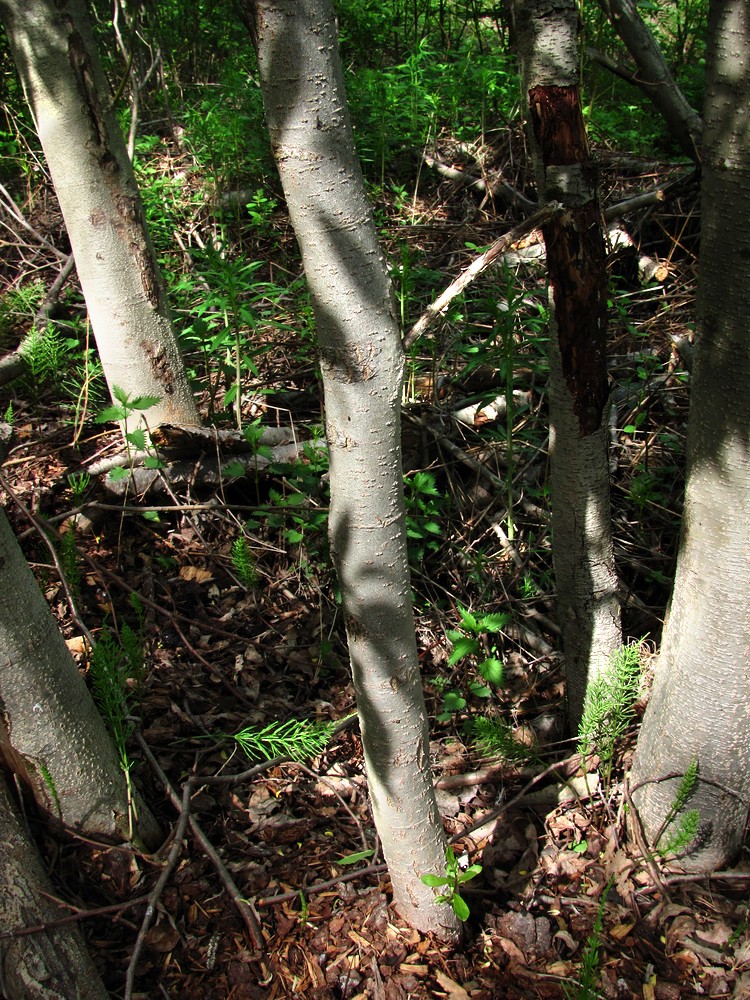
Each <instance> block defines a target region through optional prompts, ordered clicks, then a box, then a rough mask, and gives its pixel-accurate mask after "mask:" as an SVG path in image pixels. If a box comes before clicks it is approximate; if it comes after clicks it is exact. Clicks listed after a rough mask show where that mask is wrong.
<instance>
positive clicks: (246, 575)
mask: <svg viewBox="0 0 750 1000" xmlns="http://www.w3.org/2000/svg"><path fill="white" fill-rule="evenodd" d="M232 566H233V567H234V572H235V573H236V574H237V577H238V578H239V580H240V583H241V584H242V586H243V587H245V588H246V589H247V590H252V589H253V587H255V585H256V584H257V583H258V573H257V571H256V569H255V560H254V559H253V554H252V552H251V551H250V546H249V544H248V541H247V539H246V538H245V536H244V535H240V537H239V538H235V540H234V542H233V543H232Z"/></svg>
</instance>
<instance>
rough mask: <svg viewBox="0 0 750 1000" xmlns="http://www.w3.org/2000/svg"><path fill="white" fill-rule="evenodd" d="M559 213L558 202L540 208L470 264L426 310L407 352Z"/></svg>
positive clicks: (409, 335)
mask: <svg viewBox="0 0 750 1000" xmlns="http://www.w3.org/2000/svg"><path fill="white" fill-rule="evenodd" d="M559 211H560V204H559V202H550V203H549V204H548V205H545V206H544V207H543V208H540V209H539V211H538V212H535V213H534V214H533V215H530V216H529V217H528V219H526V220H524V222H522V223H520V225H518V226H515V227H514V228H513V229H511V230H510V232H507V233H505V235H504V236H501V237H500V239H499V240H495V242H494V243H493V244H492V246H491V247H490V248H489V249H488V250H485V252H484V253H483V254H480V256H479V257H476V258H475V259H474V260H473V261H472V262H471V264H469V266H468V267H467V268H466V270H465V271H462V272H461V274H460V275H459V276H458V277H457V278H456V279H455V281H452V282H451V284H450V285H449V286H448V287H447V288H446V289H445V291H444V292H443V293H442V294H441V295H439V296H438V297H437V299H435V301H434V302H433V303H432V304H431V305H429V306H428V307H427V308H426V309H425V311H424V312H423V313H422V315H421V316H420V317H419V319H418V320H417V322H416V323H415V324H414V326H413V327H412V328H411V330H410V331H409V332H408V333H407V335H406V336H405V337H404V342H403V343H404V350H408V349H409V348H410V347H411V345H412V344H413V343H414V341H415V340H417V338H418V337H421V335H422V334H423V333H424V332H425V330H426V329H427V327H428V326H430V325H431V324H432V323H433V322H434V321H435V320H436V319H437V317H438V316H440V314H441V313H443V312H445V310H446V309H447V308H448V306H449V305H450V303H451V302H452V301H453V299H455V297H456V296H457V295H460V294H461V292H462V291H463V290H464V289H465V288H466V287H467V285H470V284H471V282H472V281H474V280H475V279H476V278H478V277H479V275H480V274H481V273H482V271H484V270H485V269H486V268H488V267H489V266H490V264H492V263H494V262H495V261H496V260H497V258H498V257H500V255H501V254H504V253H506V252H507V251H508V250H511V249H513V248H518V247H521V246H522V245H523V244H524V242H525V241H526V240H528V238H529V237H530V236H531V235H532V234H533V233H534V232H535V231H536V230H537V229H540V228H541V227H542V226H543V225H545V223H547V222H549V221H550V219H552V218H553V217H554V216H555V215H556V214H557V213H558V212H559Z"/></svg>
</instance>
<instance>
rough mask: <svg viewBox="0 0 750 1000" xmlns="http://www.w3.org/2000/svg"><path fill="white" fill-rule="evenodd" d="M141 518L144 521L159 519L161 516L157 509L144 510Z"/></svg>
mask: <svg viewBox="0 0 750 1000" xmlns="http://www.w3.org/2000/svg"><path fill="white" fill-rule="evenodd" d="M143 520H144V521H160V520H161V518H160V517H159V511H158V510H144V512H143Z"/></svg>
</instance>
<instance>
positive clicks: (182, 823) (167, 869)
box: [125, 744, 190, 1000]
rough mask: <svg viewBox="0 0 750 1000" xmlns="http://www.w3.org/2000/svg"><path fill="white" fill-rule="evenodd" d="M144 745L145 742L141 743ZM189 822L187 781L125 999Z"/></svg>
mask: <svg viewBox="0 0 750 1000" xmlns="http://www.w3.org/2000/svg"><path fill="white" fill-rule="evenodd" d="M141 746H142V747H143V746H145V744H141ZM189 822H190V785H189V783H188V784H186V785H185V788H184V789H183V794H182V804H181V809H180V818H179V821H178V823H177V827H176V828H175V832H174V840H173V843H172V848H171V850H170V852H169V857H168V858H167V863H166V864H165V865H164V869H163V871H162V873H161V875H160V876H159V878H158V879H157V881H156V885H155V886H154V888H153V889H152V890H151V892H150V893H149V896H148V905H147V907H146V912H145V913H144V914H143V921H142V923H141V929H140V930H139V931H138V936H137V938H136V939H135V944H134V945H133V953H132V955H131V956H130V962H129V963H128V972H127V975H126V977H125V1000H132V997H133V983H134V981H135V970H136V966H137V965H138V959H139V957H140V954H141V950H142V949H143V945H144V944H145V941H146V934H147V933H148V929H149V927H150V926H151V921H152V920H153V919H154V915H155V913H156V904H157V903H158V902H159V899H160V897H161V894H162V892H164V888H165V886H166V884H167V882H168V880H169V877H170V876H171V874H172V872H173V871H174V869H175V866H176V865H177V859H178V858H179V856H180V851H181V850H182V841H183V839H184V837H185V831H186V830H187V825H188V823H189Z"/></svg>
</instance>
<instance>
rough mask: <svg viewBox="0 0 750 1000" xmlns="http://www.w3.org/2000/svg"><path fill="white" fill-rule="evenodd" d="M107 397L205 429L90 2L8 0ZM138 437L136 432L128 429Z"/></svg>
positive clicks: (3, 0) (153, 421) (11, 35)
mask: <svg viewBox="0 0 750 1000" xmlns="http://www.w3.org/2000/svg"><path fill="white" fill-rule="evenodd" d="M0 20H2V22H3V25H4V26H5V30H6V33H7V36H8V41H9V43H10V47H11V52H12V54H13V58H14V61H15V63H16V67H17V69H18V73H19V76H20V78H21V82H22V84H23V88H24V92H25V94H26V99H27V101H28V103H29V106H30V108H31V111H32V114H33V116H34V122H35V125H36V129H37V132H38V134H39V139H40V141H41V143H42V148H43V150H44V155H45V158H46V160H47V164H48V166H49V170H50V174H51V175H52V181H53V183H54V185H55V191H56V193H57V197H58V201H59V203H60V209H61V211H62V214H63V218H64V220H65V226H66V228H67V231H68V236H69V238H70V244H71V247H72V249H73V254H74V256H75V262H76V268H77V271H78V276H79V278H80V281H81V288H82V290H83V294H84V298H85V299H86V306H87V308H88V313H89V317H90V319H91V326H92V329H93V331H94V336H95V338H96V346H97V349H98V351H99V356H100V358H101V361H102V366H103V368H104V374H105V377H106V379H107V382H108V384H109V386H110V389H111V388H112V386H113V385H119V386H120V387H121V388H122V389H124V390H125V392H127V393H128V394H129V395H131V396H138V395H149V396H158V397H160V400H161V401H160V402H159V403H157V404H156V405H155V406H153V407H152V408H151V409H150V410H148V411H147V413H146V419H147V421H148V423H149V425H150V426H156V425H157V424H161V423H175V424H198V423H200V418H199V416H198V412H197V409H196V406H195V401H194V399H193V394H192V391H191V388H190V384H189V382H188V378H187V374H186V372H185V368H184V365H183V363H182V359H181V357H180V352H179V349H178V346H177V341H176V338H175V335H174V331H173V329H172V323H171V319H170V316H169V310H168V306H167V300H166V294H165V289H164V283H163V281H162V277H161V273H160V271H159V265H158V263H157V260H156V257H155V255H154V250H153V247H152V246H151V242H150V240H149V237H148V233H147V231H146V227H145V221H144V216H143V206H142V204H141V199H140V195H139V193H138V189H137V186H136V182H135V176H134V174H133V168H132V165H131V163H130V160H129V159H128V155H127V152H126V149H125V143H124V140H123V137H122V133H121V132H120V128H119V125H118V123H117V119H116V117H115V114H114V111H113V109H112V107H111V95H110V93H109V87H108V85H107V81H106V79H105V77H104V74H103V72H102V69H101V66H100V64H99V58H98V55H97V52H96V45H95V42H94V38H93V35H92V32H91V26H90V23H89V18H88V13H87V9H86V4H85V0H33V2H28V3H26V2H20V0H0ZM130 429H132V428H130Z"/></svg>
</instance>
